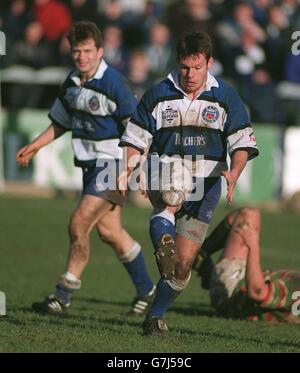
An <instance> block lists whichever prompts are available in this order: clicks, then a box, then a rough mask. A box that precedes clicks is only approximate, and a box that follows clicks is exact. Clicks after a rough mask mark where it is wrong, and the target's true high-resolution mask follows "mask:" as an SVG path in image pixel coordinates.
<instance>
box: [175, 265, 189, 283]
mask: <svg viewBox="0 0 300 373" xmlns="http://www.w3.org/2000/svg"><path fill="white" fill-rule="evenodd" d="M192 264H193V261H192V260H181V261H180V262H176V263H175V277H176V279H177V280H180V281H184V280H185V279H186V278H188V277H189V274H190V272H191V268H192Z"/></svg>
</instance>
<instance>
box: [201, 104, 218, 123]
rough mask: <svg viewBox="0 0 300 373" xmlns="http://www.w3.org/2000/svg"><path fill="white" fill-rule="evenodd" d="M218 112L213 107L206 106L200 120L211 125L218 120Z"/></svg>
mask: <svg viewBox="0 0 300 373" xmlns="http://www.w3.org/2000/svg"><path fill="white" fill-rule="evenodd" d="M219 115H220V113H219V110H218V109H217V108H216V107H215V106H212V105H210V106H207V107H206V108H205V109H204V110H203V112H202V119H203V120H204V122H205V123H208V124H211V123H214V122H216V121H217V120H218V118H219Z"/></svg>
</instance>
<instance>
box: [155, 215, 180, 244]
mask: <svg viewBox="0 0 300 373" xmlns="http://www.w3.org/2000/svg"><path fill="white" fill-rule="evenodd" d="M164 234H169V235H170V236H172V237H173V239H174V241H175V238H176V231H175V218H174V215H173V214H171V213H169V212H167V211H163V212H162V213H160V214H157V215H155V216H154V217H153V218H152V219H151V220H150V236H151V240H152V244H153V246H154V249H155V250H157V249H158V247H159V242H160V239H161V237H162V236H163V235H164Z"/></svg>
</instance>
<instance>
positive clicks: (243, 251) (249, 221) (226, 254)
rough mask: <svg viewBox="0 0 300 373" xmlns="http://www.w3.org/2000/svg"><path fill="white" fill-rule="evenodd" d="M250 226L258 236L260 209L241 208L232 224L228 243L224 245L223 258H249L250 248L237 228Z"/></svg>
mask: <svg viewBox="0 0 300 373" xmlns="http://www.w3.org/2000/svg"><path fill="white" fill-rule="evenodd" d="M249 226H251V227H252V228H253V229H254V230H255V231H256V232H257V234H258V235H259V234H260V212H259V210H258V209H255V208H251V207H244V208H241V209H240V210H238V212H237V214H236V216H235V217H234V220H233V222H232V226H231V229H230V233H229V235H228V239H227V242H226V244H225V245H224V246H225V247H224V251H223V254H222V258H226V259H229V260H230V259H234V258H242V259H246V258H247V253H248V248H247V246H246V245H245V243H244V241H243V239H242V237H241V236H240V235H239V234H238V233H237V232H236V230H235V229H236V228H237V227H238V228H241V229H244V228H247V227H249Z"/></svg>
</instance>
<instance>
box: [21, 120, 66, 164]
mask: <svg viewBox="0 0 300 373" xmlns="http://www.w3.org/2000/svg"><path fill="white" fill-rule="evenodd" d="M65 132H66V130H64V129H63V128H61V127H58V126H57V125H55V123H51V124H50V125H49V127H48V128H47V129H46V130H45V131H44V132H42V133H41V134H40V135H39V136H38V137H37V138H36V139H34V140H33V141H32V142H31V143H30V144H28V145H26V146H24V147H23V148H21V149H20V150H19V151H18V152H17V154H16V162H17V163H18V165H19V166H22V167H27V166H28V164H29V162H30V161H31V159H32V158H33V157H34V156H35V155H36V153H37V152H38V151H39V150H40V149H41V148H43V147H44V146H46V145H48V144H50V143H51V142H52V141H54V140H55V139H57V138H58V137H60V136H62V135H63V134H64V133H65Z"/></svg>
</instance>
